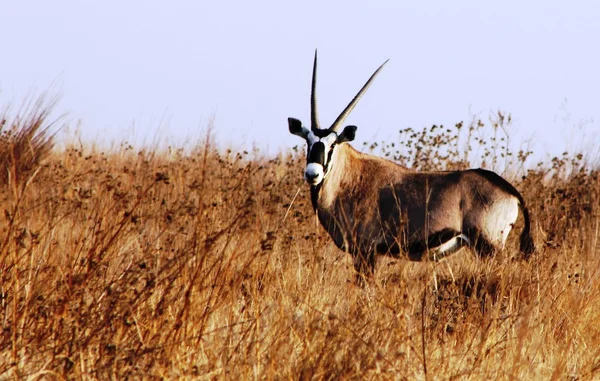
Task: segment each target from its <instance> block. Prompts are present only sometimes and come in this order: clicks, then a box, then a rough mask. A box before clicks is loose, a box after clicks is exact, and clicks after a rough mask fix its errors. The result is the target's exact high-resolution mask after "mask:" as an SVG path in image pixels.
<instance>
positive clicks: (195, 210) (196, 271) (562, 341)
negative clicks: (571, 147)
mask: <svg viewBox="0 0 600 381" xmlns="http://www.w3.org/2000/svg"><path fill="white" fill-rule="evenodd" d="M31 120H33V121H35V120H36V119H35V118H34V119H31ZM42 121H43V120H42ZM28 123H29V124H28ZM31 123H33V122H26V123H24V124H21V125H19V127H18V128H20V129H24V130H22V131H28V130H27V129H28V128H30V129H31V128H32V127H31V126H32V124H31ZM473 126H475V127H476V126H477V124H475V125H473ZM457 127H458V125H457ZM461 127H462V125H461V126H460V127H459V128H458V129H459V132H460V128H461ZM475 127H474V131H476V130H477V128H478V127H477V128H475ZM492 127H493V124H492ZM36 128H39V127H36ZM282 128H285V126H284V125H282ZM443 131H444V134H445V135H444V134H442V135H443V136H446V138H448V139H451V140H450V142H447V141H446V140H444V139H446V138H444V137H441V138H435V136H440V135H439V134H438V135H436V134H435V131H433V132H430V131H425V132H424V133H423V135H422V136H421V135H419V134H420V133H419V134H416V136H415V137H413V138H412V139H413V142H412V143H411V144H412V145H413V146H416V145H419V144H420V143H421V144H423V143H427V144H429V143H428V142H430V141H429V140H427V139H438V140H437V141H434V142H433V144H436V145H437V147H438V148H439V149H438V150H432V151H427V150H425V149H421V150H420V151H419V154H418V155H419V156H417V155H416V154H415V153H414V152H413V153H411V154H404V155H405V156H404V157H405V159H406V160H410V161H411V163H412V164H414V165H415V166H416V167H423V166H424V165H425V163H428V162H429V161H433V162H436V161H435V160H437V162H436V163H437V164H438V165H439V166H442V167H453V166H463V165H466V164H468V163H469V161H471V162H472V159H469V157H468V152H470V151H471V148H466V149H465V148H464V146H461V145H459V144H458V143H456V140H458V139H453V138H452V136H453V134H454V132H452V131H453V130H447V131H446V130H445V129H444V130H443ZM448 131H449V132H448ZM473 136H475V135H473ZM407 138H409V139H410V137H407ZM22 139H25V140H23V141H20V143H19V144H16V143H14V141H13V143H11V142H7V141H2V146H0V152H10V151H11V150H12V152H17V153H18V154H20V153H24V152H25V148H23V147H25V146H27V145H25V144H23V143H24V142H25V141H26V140H27V139H29V138H22ZM415 139H416V140H415ZM44 141H45V140H44ZM467 141H468V142H469V140H467ZM419 142H420V143H419ZM11 144H12V145H11ZM403 144H405V145H406V144H407V143H406V142H405V143H403ZM467 144H471V145H472V141H471V143H467ZM33 146H34V147H35V144H34V145H33ZM46 147H48V145H46V144H42V145H41V146H39V149H40V151H35V150H34V151H33V152H34V157H37V158H38V159H40V160H36V161H35V164H36V165H37V167H35V168H33V170H32V169H31V168H30V167H31V166H30V165H29V164H28V165H27V166H25V167H21V161H19V160H12V161H11V159H6V156H2V158H1V159H2V165H3V166H5V167H7V168H8V172H10V173H16V174H19V175H18V176H14V175H12V177H11V181H9V182H4V183H2V185H1V186H0V207H1V209H2V210H3V217H2V218H3V220H2V223H1V225H0V227H1V230H0V277H1V283H0V319H1V323H2V332H1V336H0V378H16V379H38V378H48V379H81V378H91V379H109V378H117V379H125V378H148V379H160V378H166V379H174V378H189V379H196V378H211V379H212V378H223V379H264V378H271V379H280V378H284V379H313V378H315V379H332V378H333V379H339V378H342V379H373V378H376V379H408V380H412V379H430V380H462V379H494V380H495V379H500V380H515V379H520V380H524V379H544V380H548V379H560V380H564V379H569V380H575V379H598V378H600V312H599V311H600V277H599V272H600V260H599V258H598V256H599V254H600V243H599V240H600V233H599V229H600V227H599V224H600V215H599V213H600V176H599V172H598V170H595V171H594V170H592V168H591V167H590V166H589V165H584V164H583V163H582V160H581V158H579V159H578V158H577V157H576V156H570V155H565V157H563V158H559V159H556V160H555V161H554V162H552V163H550V164H548V165H540V166H538V167H536V169H534V170H530V171H529V172H528V173H527V174H526V176H524V178H523V179H522V180H520V181H516V182H515V183H516V185H517V188H519V189H521V190H522V191H523V194H524V197H525V199H526V200H527V202H528V203H529V206H530V210H531V212H532V215H533V217H534V227H535V238H536V241H537V243H538V245H539V247H540V252H539V253H538V254H537V255H536V256H535V257H534V258H533V259H532V260H531V261H530V262H522V261H518V260H513V254H515V255H514V256H516V241H517V239H516V236H517V235H516V234H514V233H513V235H512V236H511V239H510V242H511V246H510V248H509V249H508V250H507V251H506V252H505V253H503V254H502V255H498V256H497V257H496V258H493V259H490V260H485V261H484V260H479V259H476V258H473V256H472V255H471V254H470V253H469V252H466V251H463V252H461V253H459V254H457V255H455V256H453V257H451V258H450V259H448V260H446V261H443V262H440V263H437V264H435V263H429V262H423V263H409V262H406V261H402V260H389V259H381V260H380V261H379V264H378V267H377V271H376V276H375V280H374V281H373V282H372V283H370V284H369V285H368V286H367V287H366V288H364V289H363V288H360V287H357V286H355V285H354V284H353V283H352V282H351V281H350V280H351V279H353V274H352V265H351V263H350V259H349V258H348V256H347V255H345V254H343V253H341V252H340V251H338V250H337V249H336V248H335V247H334V246H333V244H332V243H331V242H330V240H329V238H328V237H326V236H325V234H324V232H323V229H322V228H321V227H320V226H318V225H317V223H316V221H315V217H314V215H313V214H312V210H311V206H310V202H309V200H308V189H307V187H306V186H305V184H303V180H302V176H301V171H302V165H303V161H304V155H303V154H296V153H293V152H290V153H287V154H284V155H281V156H279V157H277V158H272V159H269V158H264V157H260V156H259V155H255V154H246V153H237V152H228V151H220V152H219V151H217V150H216V148H215V146H214V145H212V144H211V142H210V141H209V140H208V139H207V141H206V142H204V143H203V144H200V145H199V147H198V148H197V150H196V151H195V152H193V153H192V154H184V153H183V152H182V151H177V150H171V151H165V152H153V151H140V152H136V151H134V149H133V148H131V147H129V146H127V145H124V146H122V147H121V149H120V150H113V151H111V152H99V151H98V150H95V149H93V148H90V147H71V148H68V149H66V150H65V151H56V150H55V151H50V150H47V149H46ZM424 147H427V145H425V146H424ZM448 147H450V149H449V148H448ZM452 147H455V148H452ZM460 147H463V148H460ZM469 147H470V146H469ZM463 151H464V152H463ZM488 151H489V152H491V153H490V154H487V156H483V155H485V152H486V151H485V150H484V151H483V152H482V153H481V155H482V156H483V160H486V158H488V159H489V160H492V159H494V158H495V159H497V161H496V163H497V162H498V161H499V160H503V156H501V154H502V153H509V151H508V149H507V148H504V149H503V150H500V152H496V153H494V152H493V150H488ZM35 152H38V154H37V156H36V155H35ZM453 152H456V155H455V154H453ZM407 155H408V156H407ZM435 155H437V156H435ZM511 155H512V154H511ZM527 156H528V155H527V154H526V153H521V154H515V155H513V156H510V155H509V157H513V158H515V162H516V166H513V167H514V168H518V167H519V163H520V164H522V163H523V161H524V160H525V159H527ZM13 157H17V156H15V155H13ZM19 157H21V156H19ZM23 157H25V156H23ZM44 157H45V160H43V161H41V159H42V158H44ZM436 158H437V159H436ZM397 159H399V160H402V158H397ZM23 168H25V169H23ZM11 171H12V172H11ZM298 190H300V191H299V193H297V191H298Z"/></svg>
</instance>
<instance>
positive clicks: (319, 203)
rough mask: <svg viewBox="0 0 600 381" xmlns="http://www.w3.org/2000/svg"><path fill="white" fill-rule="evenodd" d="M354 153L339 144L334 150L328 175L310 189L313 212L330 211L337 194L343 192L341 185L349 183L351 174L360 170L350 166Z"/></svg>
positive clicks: (345, 145) (346, 145) (344, 145)
mask: <svg viewBox="0 0 600 381" xmlns="http://www.w3.org/2000/svg"><path fill="white" fill-rule="evenodd" d="M354 153H356V151H354V149H353V148H352V147H351V146H349V145H348V144H340V145H339V146H337V147H336V148H335V151H334V152H333V156H332V158H331V160H332V163H331V165H330V170H329V173H327V176H326V177H325V179H324V180H323V181H322V182H321V183H320V184H319V185H317V186H313V187H311V188H310V198H311V201H312V205H313V208H314V209H315V210H319V211H329V210H331V208H333V205H334V203H335V199H336V198H337V196H338V194H339V192H341V191H343V190H342V185H343V184H344V183H351V180H350V179H351V178H352V177H353V173H354V172H355V171H357V170H360V169H359V168H357V166H356V165H354V166H353V165H351V164H352V163H351V161H352V159H353V156H354V155H353V154H354Z"/></svg>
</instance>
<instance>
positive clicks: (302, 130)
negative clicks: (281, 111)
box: [288, 118, 308, 139]
mask: <svg viewBox="0 0 600 381" xmlns="http://www.w3.org/2000/svg"><path fill="white" fill-rule="evenodd" d="M288 125H289V127H290V133H291V134H294V135H298V136H300V137H301V138H304V139H306V137H307V136H308V129H307V128H306V127H304V126H303V125H302V122H301V121H299V120H298V119H296V118H288Z"/></svg>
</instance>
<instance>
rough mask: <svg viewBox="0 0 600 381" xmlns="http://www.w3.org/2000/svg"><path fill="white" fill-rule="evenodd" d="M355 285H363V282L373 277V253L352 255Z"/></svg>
mask: <svg viewBox="0 0 600 381" xmlns="http://www.w3.org/2000/svg"><path fill="white" fill-rule="evenodd" d="M352 259H353V260H354V271H355V272H356V275H355V276H356V278H355V281H356V284H359V285H364V283H365V280H366V279H367V278H370V277H372V276H373V273H374V271H375V252H374V251H372V250H370V251H367V252H356V253H353V254H352Z"/></svg>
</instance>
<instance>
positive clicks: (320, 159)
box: [308, 142, 325, 166]
mask: <svg viewBox="0 0 600 381" xmlns="http://www.w3.org/2000/svg"><path fill="white" fill-rule="evenodd" d="M308 162H309V163H318V164H321V165H323V166H324V165H325V144H323V142H316V143H315V144H313V145H312V147H310V151H309V152H308Z"/></svg>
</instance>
